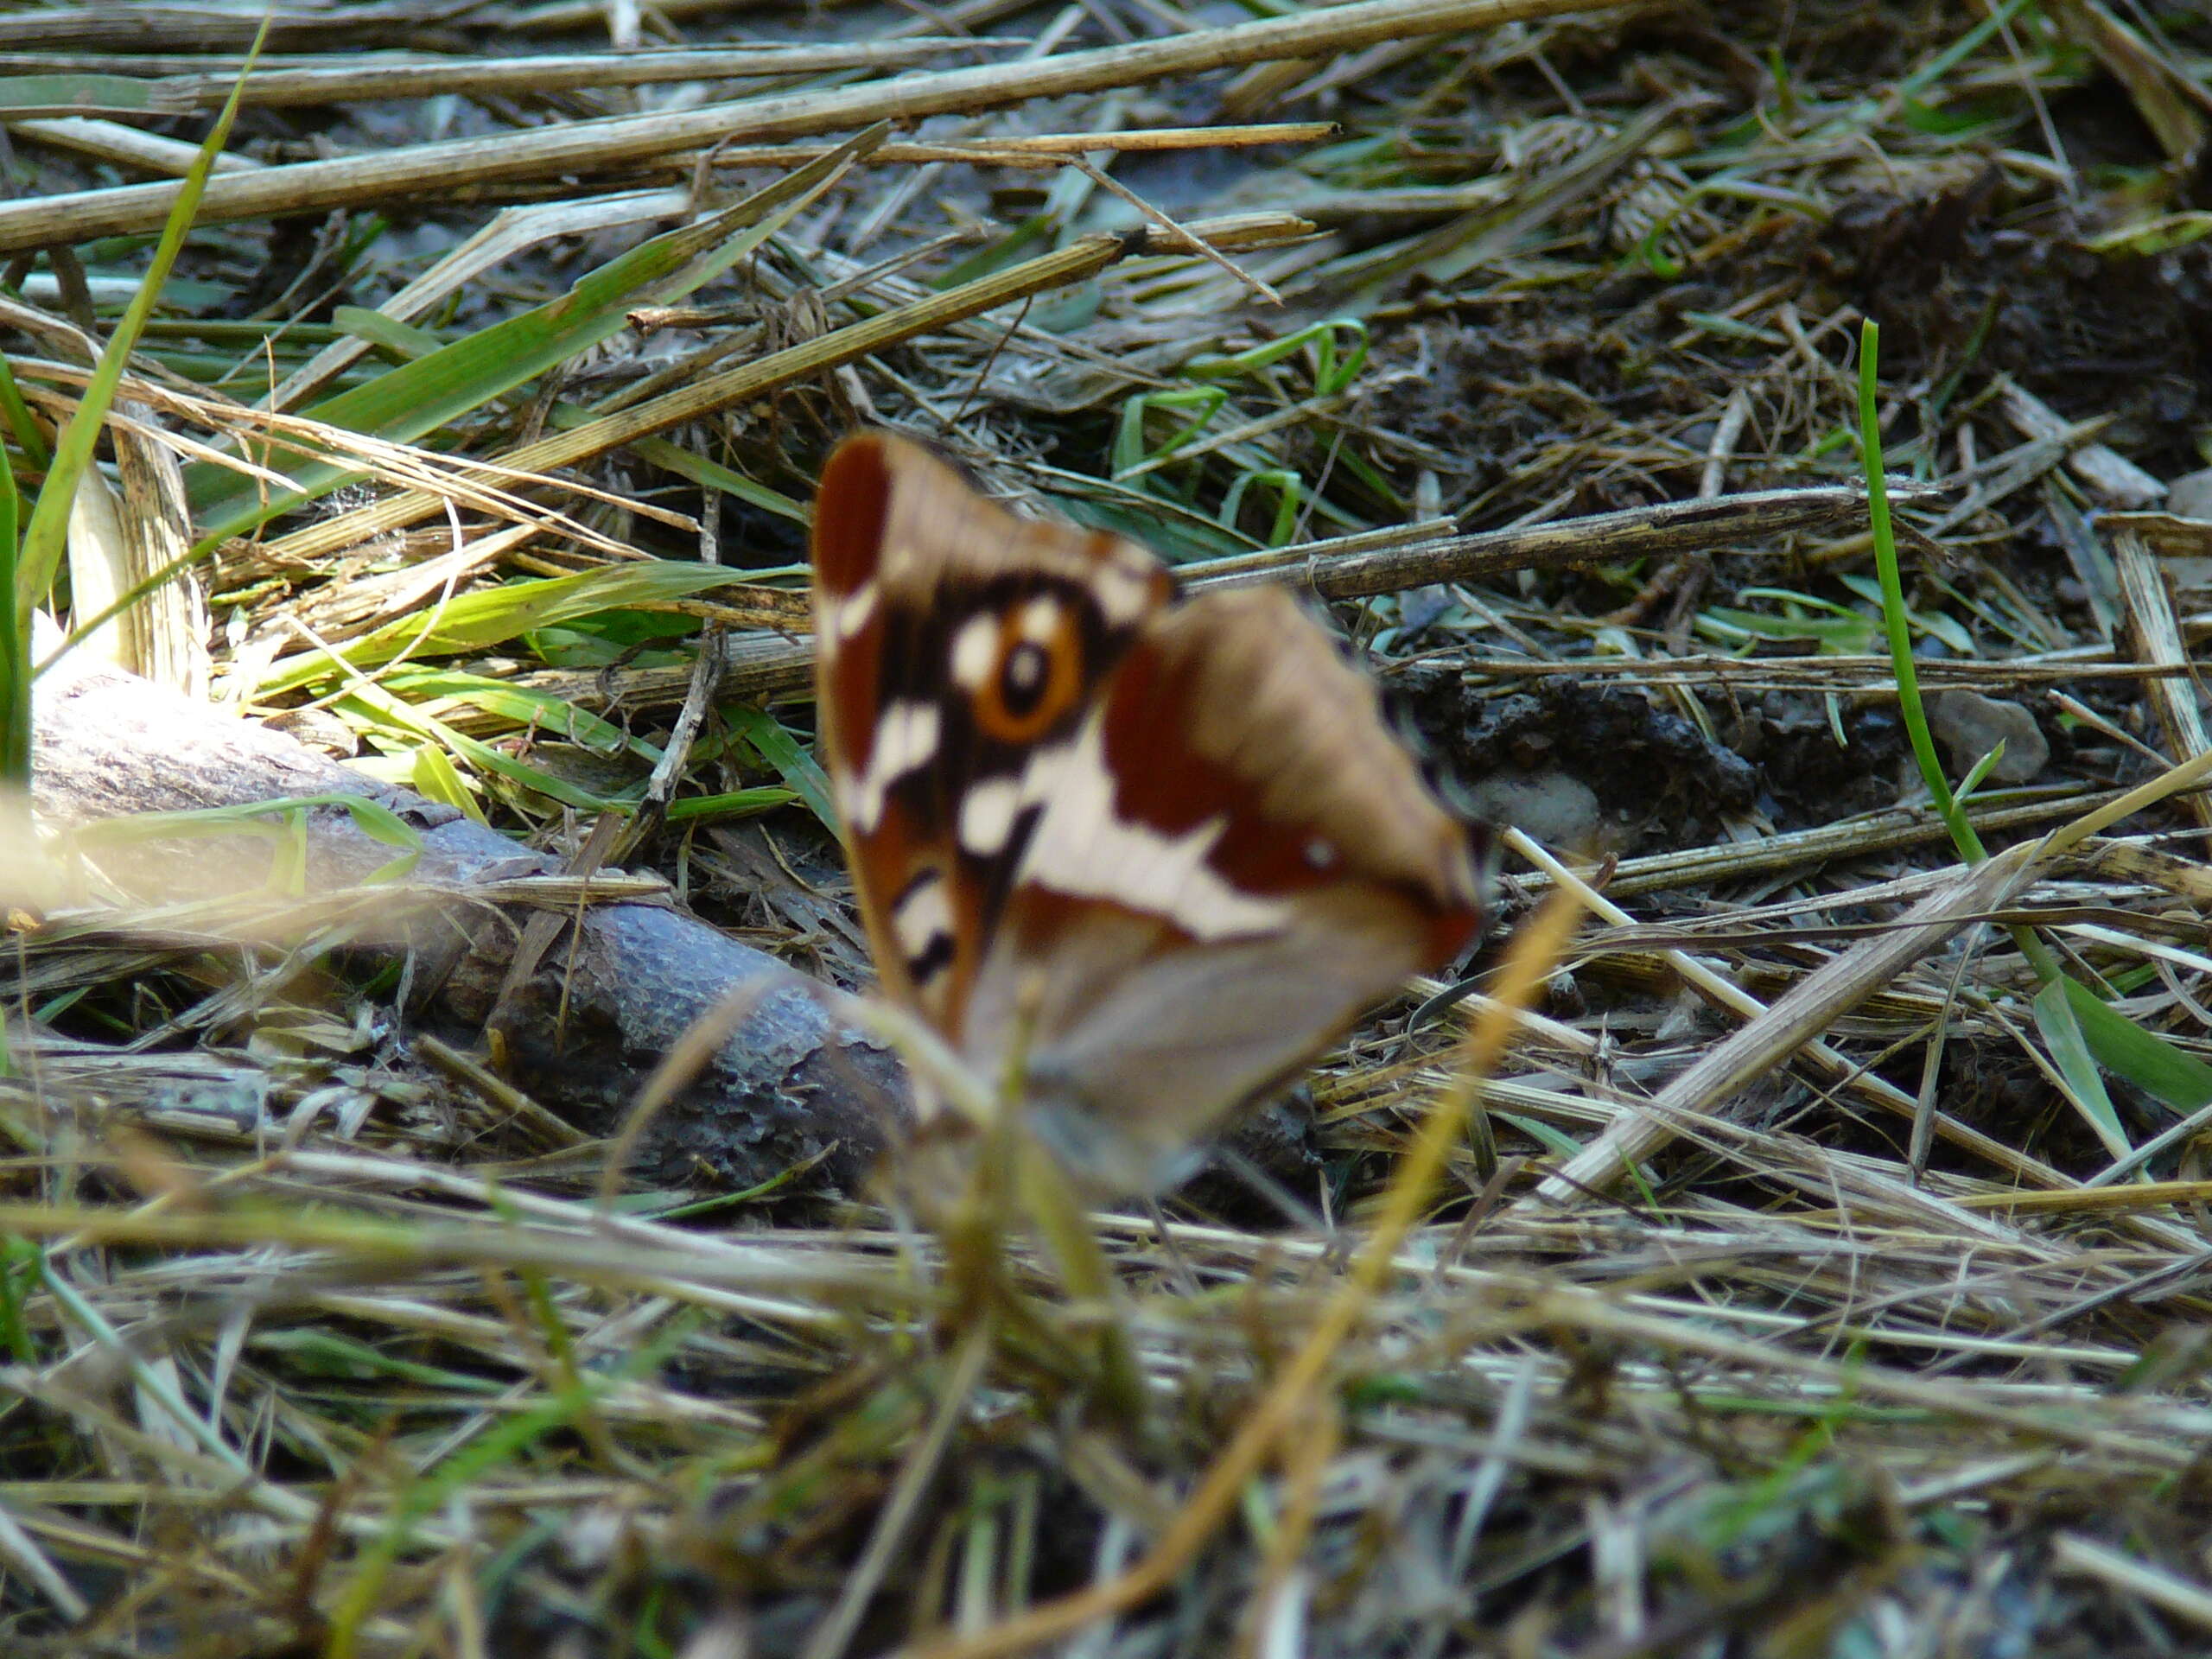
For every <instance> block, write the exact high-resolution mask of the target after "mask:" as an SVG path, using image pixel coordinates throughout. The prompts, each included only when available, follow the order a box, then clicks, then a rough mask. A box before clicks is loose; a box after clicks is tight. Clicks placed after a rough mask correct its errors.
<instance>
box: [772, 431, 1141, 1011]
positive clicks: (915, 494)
mask: <svg viewBox="0 0 2212 1659" xmlns="http://www.w3.org/2000/svg"><path fill="white" fill-rule="evenodd" d="M814 592H815V613H816V614H815V629H816V632H815V638H816V648H817V691H818V696H819V702H820V708H821V720H822V728H823V738H824V740H825V748H826V751H827V753H828V757H829V773H830V779H831V782H832V784H833V785H834V786H835V790H836V798H837V806H838V810H839V813H840V814H841V816H842V818H843V820H844V824H843V829H844V833H845V838H846V842H847V844H848V846H849V849H850V851H851V854H852V863H853V875H854V885H855V889H856V890H857V892H858V893H859V896H860V900H861V911H862V912H863V914H864V916H865V917H866V918H867V923H868V935H869V943H870V946H871V948H872V949H873V950H874V955H875V958H876V967H877V971H878V973H879V974H880V976H881V977H882V980H883V982H884V985H885V988H886V989H887V990H888V991H889V992H890V993H891V994H892V995H894V996H896V997H898V998H899V1000H900V1001H905V1002H906V1003H907V1004H909V1005H910V1006H912V1007H916V1008H917V1009H918V1010H919V1011H920V1012H921V1013H923V1014H925V1016H927V1017H928V1018H929V1019H930V1020H931V1021H932V1022H934V1023H935V1024H936V1025H937V1026H938V1028H939V1029H940V1030H941V1031H943V1032H944V1034H945V1035H946V1036H947V1037H948V1038H950V1039H952V1040H953V1041H954V1043H955V1044H956V1045H958V1044H959V1043H960V1041H961V1036H962V1026H963V1016H964V1009H965V1005H966V1000H967V994H968V991H969V987H970V985H971V984H972V983H973V981H974V977H975V972H976V963H977V962H978V960H979V958H980V954H981V950H982V943H983V941H984V940H985V939H986V938H988V937H989V936H990V934H991V932H992V931H994V930H995V927H996V925H997V921H998V917H999V914H1000V912H1001V909H1002V907H1003V906H1004V903H1005V900H1006V896H1007V891H1008V888H1009V887H1010V884H1011V880H1012V874H1013V870H1014V866H1015V864H1016V863H1017V861H1019V859H1020V855H1021V851H1022V849H1023V847H1024V846H1025V845H1026V843H1027V838H1028V836H1029V835H1030V833H1031V831H1032V829H1033V827H1034V824H1035V822H1036V817H1037V813H1036V810H1035V809H1034V806H1033V804H1023V803H1021V802H1020V801H1019V800H1018V799H1017V795H1018V790H1019V785H1020V779H1021V776H1022V773H1023V771H1024V768H1025V766H1026V764H1027V759H1028V757H1029V756H1030V755H1031V754H1032V753H1033V752H1034V751H1035V750H1036V748H1037V747H1039V745H1050V744H1051V743H1052V742H1054V741H1057V740H1058V739H1059V738H1060V737H1061V736H1063V735H1064V734H1065V733H1067V732H1068V731H1069V730H1071V729H1072V728H1073V727H1074V726H1075V725H1076V724H1077V721H1079V720H1080V718H1081V716H1082V715H1083V712H1084V710H1085V709H1087V708H1088V707H1089V706H1090V703H1091V702H1092V700H1093V699H1094V697H1095V696H1096V690H1097V687H1098V685H1099V683H1101V681H1102V680H1103V678H1104V677H1105V676H1106V674H1107V673H1108V672H1109V671H1110V670H1111V668H1112V666H1113V664H1114V663H1115V662H1116V660H1117V659H1118V658H1119V657H1120V655H1121V654H1122V652H1123V651H1125V650H1126V649H1127V648H1128V642H1129V640H1130V639H1132V638H1133V637H1134V636H1135V632H1136V629H1137V627H1138V626H1139V625H1140V624H1141V622H1142V620H1144V619H1145V618H1146V617H1147V615H1149V614H1151V613H1153V612H1154V611H1155V610H1157V609H1158V608H1159V607H1161V606H1162V605H1164V604H1165V603H1166V601H1167V599H1168V597H1169V595H1170V594H1172V592H1173V584H1172V583H1171V582H1170V581H1169V580H1168V578H1167V575H1166V572H1165V571H1164V570H1163V569H1160V565H1159V564H1158V563H1157V562H1156V561H1155V560H1154V559H1153V558H1152V557H1151V556H1150V555H1149V554H1147V553H1146V552H1145V551H1144V550H1142V549H1141V548H1138V547H1136V546H1135V545H1134V544H1133V543H1127V542H1122V541H1120V540H1117V539H1116V538H1114V537H1106V536H1096V535H1087V534H1084V533H1083V532H1080V531H1073V530H1069V529H1065V528H1064V527H1061V526H1058V525H1054V524H1032V523H1027V522H1024V521H1023V520H1020V519H1018V518H1014V516H1013V515H1012V514H1010V513H1008V512H1006V511H1004V510H1003V509H1001V508H1000V507H998V506H997V505H994V504H993V503H991V502H989V501H987V500H985V499H983V498H982V496H980V495H978V494H977V493H976V492H975V491H974V490H973V489H971V488H970V487H969V486H968V485H967V484H966V483H965V482H964V481H963V480H962V479H961V477H960V475H959V474H957V473H956V472H955V471H954V470H953V469H952V468H951V467H949V466H947V465H946V464H945V463H944V462H943V461H939V460H938V459H937V457H936V456H934V455H932V454H930V453H929V452H928V451H927V450H925V449H923V448H920V447H919V446H918V445H915V444H911V443H906V442H901V441H899V440H897V439H893V438H887V437H882V436H874V435H871V436H863V437H860V438H855V439H852V440H849V441H848V442H845V443H844V444H842V445H841V446H839V448H838V449H837V451H836V454H834V455H833V456H831V458H830V461H829V466H828V467H826V468H825V469H824V471H823V479H822V490H821V493H820V497H819V499H818V500H817V506H816V516H815V531H814Z"/></svg>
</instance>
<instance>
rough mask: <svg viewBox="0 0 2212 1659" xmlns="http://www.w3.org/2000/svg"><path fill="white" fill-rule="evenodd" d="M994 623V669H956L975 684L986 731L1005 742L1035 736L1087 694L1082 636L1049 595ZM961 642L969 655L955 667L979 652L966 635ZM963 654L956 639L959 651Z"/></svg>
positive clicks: (976, 707)
mask: <svg viewBox="0 0 2212 1659" xmlns="http://www.w3.org/2000/svg"><path fill="white" fill-rule="evenodd" d="M975 626H976V625H975V624H974V623H970V624H969V628H970V629H972V628H974V627H975ZM994 627H995V635H996V637H995V640H994V641H993V645H994V647H995V658H996V660H995V663H994V664H993V666H992V668H991V669H990V670H989V671H988V672H986V673H984V674H982V675H980V676H970V675H967V674H961V673H958V672H957V670H958V669H959V668H962V667H965V666H969V665H971V664H973V663H974V660H975V658H976V656H978V655H980V653H979V652H976V648H975V647H974V645H968V644H967V640H966V639H965V638H964V637H963V640H962V641H961V642H959V644H960V645H967V652H966V654H967V656H968V659H969V660H968V663H966V664H963V663H959V662H957V661H956V664H955V666H956V676H955V677H956V678H957V679H958V680H959V681H960V682H961V683H963V684H967V685H969V687H970V688H971V690H972V694H973V695H972V703H971V707H972V708H973V710H974V713H975V716H976V726H977V727H978V728H980V729H981V730H982V733H983V734H984V735H985V736H986V737H988V738H990V739H992V740H993V741H996V742H1001V743H1027V742H1033V741H1035V740H1036V739H1037V738H1039V737H1041V736H1043V735H1044V734H1045V733H1046V732H1047V731H1049V730H1050V729H1052V725H1053V723H1054V722H1055V721H1058V719H1059V718H1060V717H1061V716H1062V715H1065V714H1066V713H1067V711H1068V710H1069V709H1071V708H1073V707H1074V706H1075V703H1076V701H1077V698H1078V697H1079V696H1081V695H1082V690H1083V640H1082V636H1081V635H1080V633H1078V632H1077V629H1076V626H1075V624H1074V620H1073V619H1072V617H1071V615H1070V614H1069V613H1068V612H1067V611H1066V610H1065V608H1064V607H1061V606H1060V605H1059V604H1058V603H1057V602H1055V601H1050V600H1036V601H1032V602H1031V603H1030V604H1028V605H1027V606H1026V607H1023V609H1022V610H1020V612H1017V613H1014V614H1013V615H1010V616H1007V617H1005V618H1003V619H1001V620H999V621H997V622H996V623H995V624H994ZM967 633H968V630H967V629H963V636H966V635H967ZM960 654H961V652H960V651H959V647H958V645H956V657H958V656H959V655H960Z"/></svg>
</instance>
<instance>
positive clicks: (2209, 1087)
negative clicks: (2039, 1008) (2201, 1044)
mask: <svg viewBox="0 0 2212 1659" xmlns="http://www.w3.org/2000/svg"><path fill="white" fill-rule="evenodd" d="M2065 984H2066V1001H2067V1003H2068V1005H2069V1007H2071V1008H2072V1009H2073V1011H2074V1016H2075V1019H2076V1020H2079V1021H2080V1023H2081V1028H2082V1037H2083V1039H2085V1040H2086V1041H2087V1042H2088V1046H2089V1052H2090V1053H2092V1054H2094V1056H2096V1059H2097V1064H2098V1065H2101V1066H2103V1067H2104V1068H2105V1069H2106V1070H2107V1071H2110V1072H2111V1073H2112V1074H2113V1076H2114V1077H2124V1078H2126V1080H2127V1081H2128V1082H2130V1083H2132V1084H2134V1085H2135V1086H2136V1087H2137V1088H2138V1089H2140V1090H2142V1091H2143V1092H2144V1093H2145V1094H2146V1095H2149V1096H2151V1097H2152V1099H2154V1100H2157V1101H2158V1102H2160V1103H2162V1104H2164V1105H2167V1106H2171V1107H2172V1108H2173V1109H2174V1110H2175V1111H2177V1112H2193V1111H2195V1110H2196V1109H2198V1108H2199V1107H2202V1106H2212V1065H2206V1064H2205V1063H2204V1062H2203V1061H2202V1060H2200V1059H2198V1058H2196V1056H2195V1055H2194V1054H2189V1053H2184V1052H2183V1051H2182V1050H2180V1049H2178V1048H2177V1047H2175V1046H2173V1044H2171V1043H2170V1042H2168V1041H2167V1040H2166V1039H2164V1038H2163V1037H2161V1036H2159V1035H2158V1033H2156V1032H2154V1031H2145V1030H2144V1028H2143V1027H2140V1026H2139V1025H2137V1024H2136V1023H2135V1022H2134V1021H2133V1020H2130V1019H2129V1018H2128V1017H2127V1016H2126V1014H2122V1013H2120V1011H2119V1010H2118V1009H2117V1008H2114V1007H2112V1006H2110V1005H2109V1004H2108V1003H2106V1002H2104V1001H2101V1000H2100V999H2099V998H2098V996H2097V994H2096V993H2095V992H2094V991H2092V990H2091V989H2090V988H2088V986H2086V985H2079V984H2076V983H2075V982H2073V981H2072V980H2070V979H2069V980H2068V981H2066V982H2065Z"/></svg>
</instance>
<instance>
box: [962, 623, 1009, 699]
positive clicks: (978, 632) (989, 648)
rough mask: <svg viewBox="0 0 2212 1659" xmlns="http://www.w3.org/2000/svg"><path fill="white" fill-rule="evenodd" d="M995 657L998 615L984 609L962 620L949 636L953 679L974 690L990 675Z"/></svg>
mask: <svg viewBox="0 0 2212 1659" xmlns="http://www.w3.org/2000/svg"><path fill="white" fill-rule="evenodd" d="M998 660H999V620H998V618H997V617H995V616H994V615H992V614H991V613H988V612H984V613H982V614H980V615H976V616H971V617H969V619H968V620H966V621H965V622H963V623H962V624H961V625H960V631H959V632H957V633H956V634H954V635H953V636H952V683H954V684H955V685H957V686H958V687H959V688H960V689H961V690H963V691H973V690H976V688H977V687H979V686H981V685H982V683H983V682H984V681H985V680H987V679H988V678H989V677H990V676H991V670H992V669H993V668H995V667H996V666H997V664H998Z"/></svg>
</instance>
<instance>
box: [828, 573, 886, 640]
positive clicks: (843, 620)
mask: <svg viewBox="0 0 2212 1659" xmlns="http://www.w3.org/2000/svg"><path fill="white" fill-rule="evenodd" d="M875 594H876V588H875V584H874V582H862V583H861V585H860V586H859V587H857V588H854V589H853V591H852V592H851V593H849V594H846V595H845V597H844V598H843V599H842V600H839V601H836V602H834V603H833V604H832V605H831V606H830V607H829V634H830V638H831V639H832V640H833V641H836V642H842V641H844V640H847V639H851V638H852V637H853V636H854V635H855V634H856V633H858V632H860V631H861V629H862V628H864V627H866V626H868V619H869V618H870V617H872V616H874V614H875Z"/></svg>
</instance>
